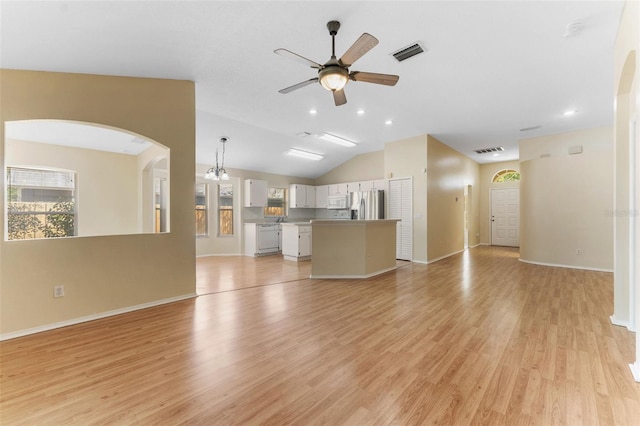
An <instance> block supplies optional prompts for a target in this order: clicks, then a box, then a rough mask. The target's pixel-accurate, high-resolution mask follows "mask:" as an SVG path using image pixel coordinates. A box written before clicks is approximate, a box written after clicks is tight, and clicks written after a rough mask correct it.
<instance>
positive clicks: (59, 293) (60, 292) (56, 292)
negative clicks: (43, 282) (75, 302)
mask: <svg viewBox="0 0 640 426" xmlns="http://www.w3.org/2000/svg"><path fill="white" fill-rule="evenodd" d="M53 297H64V286H63V285H57V286H55V287H53Z"/></svg>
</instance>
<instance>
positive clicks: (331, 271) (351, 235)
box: [310, 219, 399, 279]
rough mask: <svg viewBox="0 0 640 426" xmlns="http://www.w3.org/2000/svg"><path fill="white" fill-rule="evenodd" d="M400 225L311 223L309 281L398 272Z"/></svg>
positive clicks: (389, 221)
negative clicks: (397, 239) (397, 255)
mask: <svg viewBox="0 0 640 426" xmlns="http://www.w3.org/2000/svg"><path fill="white" fill-rule="evenodd" d="M398 221H399V219H378V220H312V221H311V229H312V253H313V258H312V261H311V276H310V278H322V279H327V278H369V277H373V276H375V275H379V274H382V273H385V272H389V271H392V270H394V269H396V267H397V266H396V224H397V222H398Z"/></svg>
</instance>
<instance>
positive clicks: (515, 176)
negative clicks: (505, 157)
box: [491, 169, 520, 183]
mask: <svg viewBox="0 0 640 426" xmlns="http://www.w3.org/2000/svg"><path fill="white" fill-rule="evenodd" d="M519 180H520V172H519V171H517V170H513V169H504V170H500V171H499V172H498V173H496V174H495V175H493V179H492V180H491V183H503V182H518V181H519Z"/></svg>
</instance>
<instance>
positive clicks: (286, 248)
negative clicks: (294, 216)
mask: <svg viewBox="0 0 640 426" xmlns="http://www.w3.org/2000/svg"><path fill="white" fill-rule="evenodd" d="M282 255H283V256H284V258H285V260H293V261H298V260H308V259H311V225H310V224H308V223H304V224H296V223H283V224H282Z"/></svg>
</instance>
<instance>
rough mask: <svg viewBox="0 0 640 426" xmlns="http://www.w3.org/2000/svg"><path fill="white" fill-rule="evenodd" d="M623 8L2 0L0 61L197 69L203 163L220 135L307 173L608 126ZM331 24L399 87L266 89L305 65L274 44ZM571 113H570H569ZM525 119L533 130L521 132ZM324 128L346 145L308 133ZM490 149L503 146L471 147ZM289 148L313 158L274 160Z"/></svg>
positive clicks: (297, 44)
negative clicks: (397, 144)
mask: <svg viewBox="0 0 640 426" xmlns="http://www.w3.org/2000/svg"><path fill="white" fill-rule="evenodd" d="M623 6H624V2H619V1H603V2H595V1H568V2H561V1H535V2H522V1H509V2H507V1H503V2H499V1H467V2H458V1H449V2H444V1H407V2H404V1H373V2H366V1H354V2H349V1H340V2H337V1H336V2H331V1H194V2H190V1H135V2H114V1H103V2H100V1H86V2H77V1H73V2H57V1H49V2H25V1H16V2H13V1H2V2H1V3H0V24H1V28H0V37H1V44H0V47H1V50H0V67H2V68H12V69H27V70H46V71H60V72H77V73H91V74H106V75H121V76H136V77H153V78H169V79H187V80H193V81H195V83H196V108H197V122H196V126H197V140H196V144H197V150H196V151H197V154H196V156H197V158H196V161H197V162H198V163H202V164H211V163H212V161H213V160H214V154H213V153H214V150H215V148H216V147H217V146H219V145H218V139H219V137H220V136H228V137H229V139H230V142H229V143H228V144H227V157H226V164H225V165H226V166H227V167H231V168H241V169H250V170H259V171H264V172H270V173H279V174H285V175H291V176H300V177H310V178H314V177H318V176H321V175H322V174H324V173H326V172H327V171H329V170H331V169H332V168H334V167H336V166H338V165H339V164H341V163H343V162H344V161H346V160H348V159H349V158H352V157H353V156H355V155H357V154H361V153H365V152H371V151H377V150H380V149H383V147H384V144H385V143H387V142H390V141H395V140H399V139H403V138H407V137H411V136H416V135H420V134H427V133H428V134H432V135H434V136H435V137H437V138H438V139H440V140H441V141H442V142H444V143H446V144H447V145H449V146H451V147H453V148H455V149H456V150H458V151H460V152H461V153H463V154H465V155H467V156H469V157H470V158H472V159H474V160H476V161H478V162H480V163H485V162H493V161H503V160H510V159H516V158H517V157H518V149H517V141H518V139H521V138H524V137H531V136H538V135H543V134H551V133H558V132H563V131H570V130H575V129H581V128H588V127H595V126H601V125H610V124H611V123H612V119H613V81H614V78H613V44H614V40H615V36H616V31H617V27H618V23H619V19H620V15H621V12H622V9H623ZM330 20H338V21H340V22H341V24H342V26H341V28H340V31H339V32H338V35H337V37H336V53H337V55H338V56H340V55H341V54H342V53H343V52H344V51H345V50H346V49H347V48H348V47H349V46H350V45H351V43H353V42H354V41H355V40H356V39H357V38H358V37H359V36H360V35H361V34H362V33H364V32H368V33H371V34H372V35H374V36H375V37H376V38H378V39H379V40H380V43H379V44H378V45H377V46H376V47H375V48H373V49H372V50H371V51H370V52H369V53H367V54H366V55H365V56H363V57H362V58H361V59H360V60H358V61H357V62H356V63H355V64H354V65H353V66H352V67H351V68H350V69H351V70H360V71H371V72H379V73H388V74H397V75H399V76H400V80H399V82H398V84H397V85H396V86H395V87H387V86H380V85H374V84H368V83H364V82H349V84H347V86H346V88H345V92H346V96H347V100H348V103H347V104H346V105H343V106H339V107H336V106H335V105H334V103H333V99H332V96H331V93H329V92H327V91H326V90H324V89H323V88H322V87H321V86H320V85H318V84H313V85H310V86H307V87H304V88H302V89H299V90H297V91H294V92H292V93H289V94H286V95H283V94H280V93H278V90H279V89H282V88H284V87H287V86H290V85H293V84H295V83H298V82H301V81H304V80H307V79H309V78H313V77H315V76H316V71H315V70H313V69H311V68H309V67H307V66H304V65H302V64H300V63H297V62H294V61H291V60H288V59H286V58H283V57H281V56H278V55H276V54H274V53H273V50H274V49H277V48H281V47H283V48H287V49H289V50H291V51H293V52H296V53H298V54H300V55H303V56H305V57H307V58H309V59H312V60H314V61H316V62H319V63H324V62H326V61H327V60H328V59H329V56H330V53H331V38H330V36H329V34H328V31H327V29H326V23H327V22H328V21H330ZM416 42H418V43H420V44H421V45H422V46H423V47H424V48H425V50H426V53H423V54H421V55H418V56H415V57H413V58H410V59H408V60H406V61H403V62H398V61H396V60H395V59H394V58H393V57H392V56H391V53H393V52H395V51H397V50H399V49H401V48H403V47H406V46H408V45H410V44H413V43H416ZM123 102H124V100H123ZM311 110H314V111H316V112H315V114H311V113H310V111H311ZM359 110H362V111H363V113H360V114H359V113H358V111H359ZM568 110H575V111H576V113H575V114H573V115H571V116H565V115H564V114H563V113H564V112H565V111H568ZM388 120H391V121H392V124H385V123H386V122H387V121H388ZM538 126H539V127H538ZM528 128H534V129H532V130H521V129H528ZM304 132H307V133H310V134H311V135H310V136H306V137H302V136H300V134H303V133H304ZM323 132H329V133H333V134H336V135H340V136H343V137H346V138H348V139H351V140H353V141H355V142H356V143H357V146H356V147H353V148H348V147H343V146H339V145H334V144H331V143H328V142H325V141H322V140H320V139H318V138H316V137H315V136H314V135H316V134H318V133H323ZM494 146H503V147H504V148H505V151H504V152H502V153H501V154H500V155H498V156H495V157H494V156H493V155H492V154H483V155H478V154H475V153H474V152H473V150H474V149H477V148H487V147H494ZM292 147H295V148H299V149H302V150H305V151H311V152H315V153H319V154H323V155H324V159H323V160H321V161H309V160H304V159H296V158H293V157H290V156H286V155H285V152H286V151H287V150H288V149H289V148H292Z"/></svg>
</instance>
